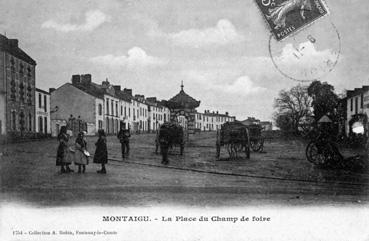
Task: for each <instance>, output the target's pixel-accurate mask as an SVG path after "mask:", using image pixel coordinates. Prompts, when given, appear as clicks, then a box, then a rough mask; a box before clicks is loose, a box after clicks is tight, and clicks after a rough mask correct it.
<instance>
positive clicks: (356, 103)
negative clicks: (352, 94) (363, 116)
mask: <svg viewBox="0 0 369 241" xmlns="http://www.w3.org/2000/svg"><path fill="white" fill-rule="evenodd" d="M358 105H359V97H356V98H355V114H357V111H358Z"/></svg>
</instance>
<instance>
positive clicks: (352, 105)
mask: <svg viewBox="0 0 369 241" xmlns="http://www.w3.org/2000/svg"><path fill="white" fill-rule="evenodd" d="M350 104H351V108H350V109H351V111H353V110H354V99H353V98H351V99H350Z"/></svg>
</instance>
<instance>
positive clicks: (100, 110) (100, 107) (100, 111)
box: [98, 104, 102, 129]
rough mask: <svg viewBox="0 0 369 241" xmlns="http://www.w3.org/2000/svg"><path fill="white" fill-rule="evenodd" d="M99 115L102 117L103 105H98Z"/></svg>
mask: <svg viewBox="0 0 369 241" xmlns="http://www.w3.org/2000/svg"><path fill="white" fill-rule="evenodd" d="M98 113H99V115H102V105H101V104H99V105H98ZM100 129H101V128H100Z"/></svg>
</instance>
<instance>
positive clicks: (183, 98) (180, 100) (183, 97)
mask: <svg viewBox="0 0 369 241" xmlns="http://www.w3.org/2000/svg"><path fill="white" fill-rule="evenodd" d="M199 105H200V101H197V100H195V99H194V98H192V97H191V96H189V95H188V94H186V92H184V90H183V85H182V86H181V91H180V92H179V93H178V94H177V95H175V96H174V97H172V98H171V99H170V100H168V101H167V102H166V106H168V107H169V108H173V109H176V108H190V109H194V108H196V107H199Z"/></svg>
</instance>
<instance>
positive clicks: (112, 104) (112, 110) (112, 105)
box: [111, 100, 114, 115]
mask: <svg viewBox="0 0 369 241" xmlns="http://www.w3.org/2000/svg"><path fill="white" fill-rule="evenodd" d="M111 115H114V101H113V100H111Z"/></svg>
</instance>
